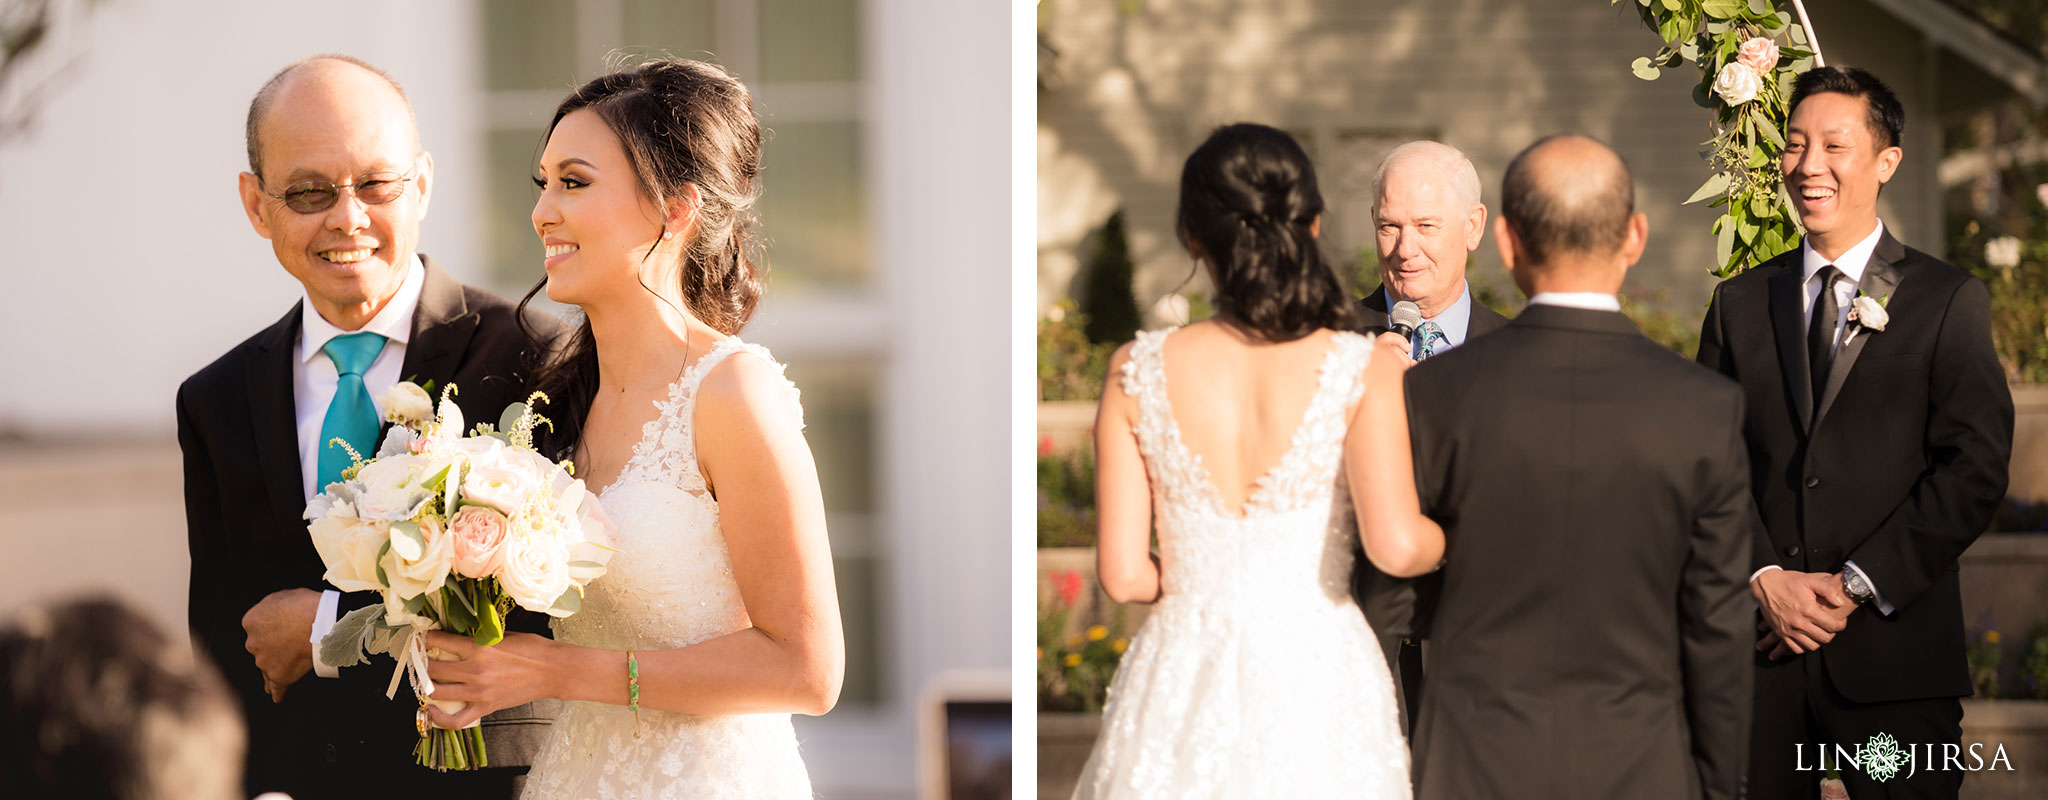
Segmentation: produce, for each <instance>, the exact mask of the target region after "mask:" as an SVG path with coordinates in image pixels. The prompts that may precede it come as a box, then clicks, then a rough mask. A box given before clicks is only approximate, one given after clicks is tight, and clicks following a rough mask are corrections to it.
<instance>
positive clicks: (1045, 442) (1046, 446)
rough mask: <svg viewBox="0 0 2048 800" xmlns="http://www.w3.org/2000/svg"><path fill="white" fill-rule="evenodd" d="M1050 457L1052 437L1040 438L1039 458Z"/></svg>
mask: <svg viewBox="0 0 2048 800" xmlns="http://www.w3.org/2000/svg"><path fill="white" fill-rule="evenodd" d="M1049 455H1052V437H1050V436H1040V437H1038V457H1039V458H1044V457H1046V456H1049Z"/></svg>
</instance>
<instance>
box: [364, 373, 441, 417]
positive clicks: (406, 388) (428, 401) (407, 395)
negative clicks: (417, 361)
mask: <svg viewBox="0 0 2048 800" xmlns="http://www.w3.org/2000/svg"><path fill="white" fill-rule="evenodd" d="M377 405H379V406H382V407H383V408H384V421H385V422H390V423H395V424H398V425H404V426H406V427H410V428H418V427H419V426H420V425H421V424H422V423H424V422H426V421H427V419H428V418H429V417H431V416H433V414H434V398H432V397H429V396H427V390H425V389H422V388H420V386H419V384H417V383H413V382H412V381H399V382H398V384H397V385H395V386H392V387H391V388H390V389H388V390H386V391H385V392H384V395H383V396H382V397H379V398H377Z"/></svg>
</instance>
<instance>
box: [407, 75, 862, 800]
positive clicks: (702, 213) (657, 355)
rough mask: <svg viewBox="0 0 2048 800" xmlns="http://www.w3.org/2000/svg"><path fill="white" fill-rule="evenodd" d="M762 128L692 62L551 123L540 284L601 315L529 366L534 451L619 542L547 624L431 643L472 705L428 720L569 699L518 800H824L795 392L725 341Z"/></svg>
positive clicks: (721, 79) (840, 645) (817, 522)
mask: <svg viewBox="0 0 2048 800" xmlns="http://www.w3.org/2000/svg"><path fill="white" fill-rule="evenodd" d="M760 143H761V134H760V126H759V122H758V121H757V119H756V117H755V115H754V112H753V109H752V104H751V101H750V99H749V96H748V93H747V90H746V87H744V86H742V85H741V84H740V83H739V82H738V81H737V80H735V79H733V78H732V77H731V76H730V75H729V74H727V73H726V72H725V71H724V70H722V69H720V68H718V67H715V66H712V65H708V64H703V63H700V62H695V61H686V60H680V59H664V60H658V61H651V62H648V63H646V64H644V65H642V66H640V67H638V68H637V69H633V70H630V71H627V72H620V73H615V74H612V75H607V76H604V77H601V78H598V79H596V80H593V81H591V82H590V83H589V84H587V85H585V86H584V87H583V88H582V89H579V90H578V91H577V92H576V93H575V94H573V95H571V96H570V97H569V98H568V99H567V100H565V101H563V103H562V105H561V107H560V108H559V109H558V110H557V111H556V114H555V119H554V122H553V123H552V124H551V125H550V127H549V131H548V139H547V144H546V147H545V150H544V151H543V153H542V154H541V161H540V164H539V168H538V173H537V176H536V178H535V182H536V183H537V184H539V186H540V187H541V191H540V198H539V200H538V202H536V203H535V205H534V209H533V224H534V228H535V230H536V232H537V233H538V234H539V235H540V237H541V242H542V244H543V246H544V247H545V248H546V251H547V261H546V269H547V278H546V280H545V281H543V285H544V287H545V289H546V290H547V292H548V296H549V297H550V298H552V299H554V300H556V301H559V302H563V303H570V304H574V305H576V306H579V307H580V308H581V309H582V310H583V313H584V316H585V318H586V322H585V324H584V325H583V326H582V328H581V329H580V330H579V331H578V332H577V333H576V334H575V336H574V337H573V338H572V339H571V341H570V342H569V343H568V346H567V351H566V353H565V355H563V356H562V357H561V358H560V359H558V360H557V361H555V362H554V363H553V364H552V365H551V366H550V367H549V369H548V370H547V371H546V372H545V373H543V374H542V375H541V376H540V378H539V384H540V386H541V388H543V389H544V390H546V391H547V392H548V394H549V396H550V397H551V398H552V400H553V404H552V405H550V406H547V407H545V408H543V409H542V410H543V411H544V412H548V413H549V416H551V417H553V418H554V420H555V425H556V430H555V431H554V432H553V434H551V435H550V436H549V438H548V439H547V440H546V441H545V442H543V444H544V445H545V446H549V447H553V448H555V449H558V450H559V451H560V453H558V455H560V454H572V455H573V459H574V462H575V464H576V467H577V472H576V474H577V475H578V476H579V477H581V478H583V479H584V480H586V481H587V482H588V485H589V486H590V487H591V488H592V489H594V490H597V491H598V493H599V497H600V499H601V500H602V502H603V506H604V509H605V511H606V513H607V514H608V515H609V516H610V517H611V520H612V522H613V524H614V526H615V528H616V531H617V539H618V541H617V542H616V546H617V548H618V553H617V554H616V555H614V556H613V558H612V560H611V564H610V570H609V572H608V573H607V574H606V575H605V576H604V577H603V578H601V579H599V580H597V581H596V582H594V583H592V584H591V585H590V587H589V589H588V593H587V594H586V595H585V597H584V599H583V606H582V609H581V611H579V612H578V613H576V614H575V615H573V616H571V617H568V618H565V619H558V620H555V621H554V623H553V625H554V633H555V638H554V639H553V640H549V639H546V638H543V637H539V636H532V635H527V634H512V635H508V636H507V637H505V640H504V641H503V642H501V643H500V644H498V645H496V646H494V647H476V646H473V645H470V644H469V643H468V641H467V640H466V639H464V638H461V637H453V636H447V635H439V634H437V635H433V636H431V637H430V644H432V645H434V646H436V647H438V648H440V649H442V650H444V651H446V652H448V653H451V654H453V655H455V656H457V657H458V660H454V661H446V662H437V663H435V664H433V665H432V667H431V669H430V674H431V675H432V676H433V679H434V681H435V682H436V684H437V687H438V688H437V690H436V692H435V697H436V698H437V699H446V700H457V701H464V702H467V703H469V707H468V708H467V709H465V710H464V711H463V712H462V713H461V714H459V715H455V716H448V715H444V714H441V713H440V712H438V711H436V712H434V714H433V721H434V722H435V724H438V725H441V726H443V727H451V728H452V727H461V726H462V725H464V724H467V723H468V722H469V721H471V720H472V719H475V718H477V717H479V716H481V715H482V714H484V713H487V712H489V711H491V710H494V709H497V708H503V707H509V706H514V705H518V704H520V703H524V702H527V701H529V700H533V699H536V698H540V697H556V698H561V699H563V700H566V701H569V702H567V703H565V706H566V710H565V711H564V712H563V714H562V716H561V717H559V718H557V720H556V722H555V725H554V727H553V728H552V730H551V734H550V737H549V740H548V742H547V744H546V745H544V746H543V748H542V750H541V752H540V753H539V755H538V756H537V757H536V758H535V760H534V765H533V768H532V771H531V772H530V773H529V775H528V777H527V784H526V786H527V788H526V790H525V796H526V797H533V798H548V799H549V800H555V799H556V798H610V797H639V798H809V797H811V789H810V780H809V778H808V776H807V774H806V771H805V769H804V764H803V760H802V759H801V758H800V757H799V755H798V753H797V741H796V735H795V732H794V730H793V729H792V728H791V725H790V719H789V715H790V714H791V713H801V714H822V713H824V712H825V711H827V710H828V709H830V708H831V707H832V705H833V703H834V701H835V700H836V698H837V696H838V693H839V683H840V678H841V673H842V670H843V667H844V641H843V639H842V634H841V630H840V625H839V609H838V605H837V601H836V599H835V594H834V589H833V579H832V566H831V552H830V550H829V546H828V543H827V540H826V535H825V512H824V504H823V500H822V497H821V495H820V492H819V488H818V479H817V470H816V467H815V465H814V463H813V462H812V459H811V453H810V450H809V447H808V446H807V445H806V444H805V442H804V438H803V435H802V433H801V431H802V427H803V421H802V414H803V412H802V409H801V407H800V406H799V404H798V398H797V393H796V390H795V387H794V386H792V385H791V384H790V383H789V382H788V381H787V380H786V379H784V378H783V377H782V367H781V365H779V364H777V363H776V362H775V361H774V360H773V359H772V358H771V357H770V356H769V354H768V352H767V351H766V350H764V349H762V348H761V347H760V346H758V345H751V344H746V343H743V342H741V341H740V340H739V339H738V338H736V336H735V334H736V333H737V332H738V330H739V329H740V327H741V326H742V325H744V324H745V323H746V320H747V318H748V317H749V316H750V315H751V314H752V312H753V307H754V303H755V301H756V299H757V298H758V296H759V293H760V283H759V280H758V278H757V275H756V273H755V266H754V264H755V260H754V259H753V258H751V257H750V254H749V253H747V252H745V249H746V248H747V246H748V245H749V244H750V243H751V238H752V232H751V225H750V221H751V217H752V211H753V205H754V202H755V198H756V196H757V194H758V182H757V181H758V166H759V161H760ZM541 288H542V287H536V288H535V291H536V292H538V291H539V290H540V289H541ZM532 297H533V295H532V294H529V295H528V296H527V299H528V300H531V299H532ZM599 487H602V488H599ZM634 669H637V678H635V677H633V675H634V673H633V672H632V670H634ZM635 685H637V692H638V695H637V704H636V703H635V702H634V701H635V699H636V698H635V696H634V694H633V691H634V689H633V688H631V687H632V686H635Z"/></svg>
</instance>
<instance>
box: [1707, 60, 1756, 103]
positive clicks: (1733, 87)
mask: <svg viewBox="0 0 2048 800" xmlns="http://www.w3.org/2000/svg"><path fill="white" fill-rule="evenodd" d="M1763 89H1764V81H1763V78H1760V77H1757V74H1756V71H1755V70H1752V69H1750V68H1749V67H1746V66H1743V64H1742V62H1740V61H1730V62H1728V64H1727V65H1726V66H1723V67H1721V74H1719V75H1716V76H1714V93H1715V94H1718V95H1720V96H1721V102H1723V103H1727V104H1728V105H1730V106H1739V105H1742V104H1743V103H1747V102H1749V101H1751V100H1755V99H1756V93H1757V92H1761V91H1763Z"/></svg>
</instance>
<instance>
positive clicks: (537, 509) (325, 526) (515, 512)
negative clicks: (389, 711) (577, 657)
mask: <svg viewBox="0 0 2048 800" xmlns="http://www.w3.org/2000/svg"><path fill="white" fill-rule="evenodd" d="M454 393H455V387H454V386H453V385H450V386H448V387H446V388H445V389H444V390H443V391H442V393H441V401H440V407H439V413H438V415H435V414H434V411H435V407H434V402H433V400H432V398H431V397H430V396H429V395H428V394H427V392H426V390H424V389H422V388H420V387H419V386H417V385H415V384H413V383H411V382H404V383H400V384H398V385H397V386H395V387H393V388H392V389H391V391H390V392H388V393H386V394H385V395H384V397H383V398H381V399H382V402H381V403H380V405H381V406H383V407H384V409H385V419H386V420H387V421H389V422H392V423H394V424H393V426H392V427H391V429H390V433H389V434H387V435H386V436H385V439H384V442H383V445H382V446H381V447H380V448H379V449H378V451H377V454H376V457H375V458H373V459H370V460H367V461H366V460H364V459H363V458H362V455H361V454H359V453H356V452H355V451H354V450H353V449H351V450H349V455H350V456H352V457H353V458H354V459H355V464H354V466H352V467H350V468H349V469H348V470H346V471H344V472H343V473H342V480H341V481H339V482H336V483H331V484H328V485H327V487H326V489H325V490H324V491H322V492H321V493H320V494H319V495H318V496H316V497H314V498H313V501H312V502H311V503H309V504H308V505H307V506H306V515H305V517H306V519H308V520H311V523H310V524H309V525H308V528H309V530H310V532H311V533H312V536H313V546H314V548H316V549H317V550H319V551H320V560H321V561H322V562H323V563H325V564H326V566H327V573H326V575H325V576H324V577H325V579H326V580H327V582H328V583H331V584H333V585H334V586H335V588H338V589H340V590H342V591H345V592H355V591H374V592H377V593H379V594H380V595H382V596H383V598H384V602H383V603H382V604H380V605H371V606H365V607H363V608H360V609H357V610H356V611H354V612H351V613H349V614H348V615H347V616H345V617H343V618H342V619H341V620H340V621H338V622H337V623H336V624H335V626H334V629H333V630H332V631H331V632H329V633H328V634H327V637H326V638H325V639H324V640H322V642H321V644H320V655H321V660H322V661H323V662H324V663H327V664H332V665H335V666H337V667H345V666H353V665H356V664H362V663H365V662H366V661H368V656H369V654H373V653H384V654H389V655H390V656H391V657H392V659H393V660H395V661H397V662H398V666H397V668H396V669H394V670H393V671H392V673H391V685H390V687H389V688H387V689H385V692H384V694H385V696H386V697H390V696H392V695H393V694H394V693H396V692H397V690H398V682H399V680H400V677H401V676H403V675H408V674H409V675H410V676H411V679H412V688H413V693H414V694H415V695H416V696H418V697H419V699H420V710H419V714H418V717H417V720H418V726H419V732H420V742H419V745H418V746H417V747H415V748H414V750H413V755H414V758H415V760H416V761H417V763H419V764H420V765H422V766H426V767H431V768H433V769H437V770H448V769H458V770H467V769H476V768H478V767H484V766H489V764H490V761H489V759H488V758H487V756H486V755H485V753H484V742H483V732H482V728H481V727H479V726H478V725H477V724H472V725H471V726H470V727H468V728H465V729H463V730H461V731H450V730H444V729H440V728H434V727H431V726H429V725H428V724H427V711H426V709H427V705H428V704H433V705H434V706H436V707H437V708H440V709H441V710H442V711H443V712H444V713H450V714H453V713H458V712H460V711H461V710H462V706H463V704H461V703H453V702H446V701H434V700H433V699H432V695H433V693H434V682H433V680H432V679H431V678H429V677H428V676H427V660H428V659H429V658H432V657H436V656H438V653H430V652H429V651H428V650H427V648H426V646H425V641H426V637H425V636H421V635H420V634H421V633H422V632H424V631H430V630H447V631H449V632H451V633H455V634H464V635H468V636H470V637H472V639H473V640H474V641H475V642H476V643H477V644H481V645H490V644H496V643H497V642H498V641H499V640H500V639H502V638H504V636H505V615H506V614H507V613H510V611H511V610H512V606H514V605H517V606H519V607H520V608H524V609H527V610H529V611H534V612H539V613H545V614H551V615H554V616H557V617H566V616H569V615H570V614H574V613H576V611H577V609H578V608H580V607H581V604H582V598H583V587H584V586H585V585H586V584H588V583H589V582H591V581H593V580H596V579H597V578H598V576H600V575H603V574H604V571H605V565H606V563H608V562H609V561H610V559H611V552H612V548H611V547H610V544H611V524H610V522H609V521H607V520H606V518H605V516H604V512H603V510H602V509H601V508H599V507H598V503H597V499H596V498H595V497H592V496H590V494H589V493H588V492H587V491H585V489H584V486H583V481H580V480H577V479H576V478H574V477H573V476H572V472H573V470H574V468H575V467H574V465H573V464H571V463H569V462H567V461H564V462H561V463H560V464H557V463H555V462H553V461H550V460H548V459H547V457H545V456H543V455H541V454H540V453H539V452H537V451H535V450H534V449H533V430H534V427H535V426H536V425H541V424H548V422H547V419H546V418H545V417H542V416H540V415H539V414H536V413H534V412H533V411H532V409H531V405H530V404H531V403H533V402H543V401H545V400H546V399H547V397H546V396H545V395H542V394H541V393H539V392H535V393H534V394H533V395H532V396H531V397H529V398H527V402H526V403H514V404H512V405H511V406H510V407H508V408H506V409H505V413H504V415H503V416H501V417H500V418H499V422H498V424H497V425H496V426H492V425H490V424H487V423H486V424H478V425H477V426H476V429H475V430H474V431H472V432H471V433H470V434H469V435H468V436H464V435H463V434H462V428H463V419H462V409H461V408H459V407H457V406H456V405H455V403H454V401H453V400H451V399H450V398H451V397H452V395H453V394H454ZM335 441H336V442H339V443H340V445H339V446H342V447H347V443H345V442H341V440H339V439H337V440H335Z"/></svg>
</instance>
